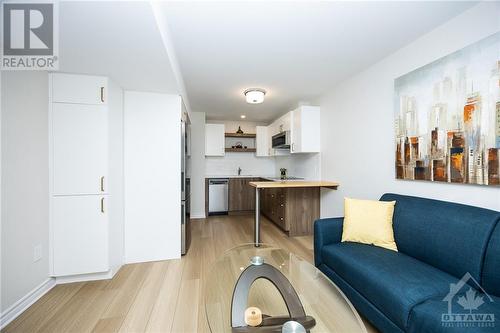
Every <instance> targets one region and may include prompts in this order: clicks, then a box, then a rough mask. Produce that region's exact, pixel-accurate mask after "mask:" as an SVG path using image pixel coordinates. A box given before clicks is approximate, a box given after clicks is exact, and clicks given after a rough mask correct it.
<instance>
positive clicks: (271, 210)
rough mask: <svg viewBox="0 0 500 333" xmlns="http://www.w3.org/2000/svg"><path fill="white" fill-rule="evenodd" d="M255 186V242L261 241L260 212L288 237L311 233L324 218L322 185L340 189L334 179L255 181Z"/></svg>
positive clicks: (253, 185) (253, 184)
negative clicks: (321, 207)
mask: <svg viewBox="0 0 500 333" xmlns="http://www.w3.org/2000/svg"><path fill="white" fill-rule="evenodd" d="M248 184H249V185H250V186H251V187H254V188H255V225H254V228H255V229H254V241H255V243H256V244H258V243H260V213H261V212H262V213H263V214H264V215H265V216H266V217H267V218H269V219H270V220H271V221H272V222H274V223H275V224H276V225H277V226H278V227H280V228H281V229H282V230H283V231H284V232H285V233H287V234H288V236H302V235H310V234H312V232H313V223H314V221H315V220H317V219H318V218H319V217H320V188H321V187H324V188H329V189H333V190H335V189H337V187H338V186H339V184H338V183H335V182H330V181H301V180H292V181H287V180H285V181H252V182H249V183H248Z"/></svg>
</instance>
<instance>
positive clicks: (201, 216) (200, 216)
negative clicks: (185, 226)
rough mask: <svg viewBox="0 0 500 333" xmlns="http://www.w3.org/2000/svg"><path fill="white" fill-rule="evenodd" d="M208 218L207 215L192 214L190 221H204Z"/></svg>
mask: <svg viewBox="0 0 500 333" xmlns="http://www.w3.org/2000/svg"><path fill="white" fill-rule="evenodd" d="M205 217H206V216H205V213H191V215H190V216H189V218H190V219H192V220H195V219H204V218H205Z"/></svg>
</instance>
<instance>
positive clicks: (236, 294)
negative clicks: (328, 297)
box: [231, 257, 316, 333]
mask: <svg viewBox="0 0 500 333" xmlns="http://www.w3.org/2000/svg"><path fill="white" fill-rule="evenodd" d="M250 263H251V264H250V266H248V267H247V268H246V269H245V270H244V271H243V272H242V273H241V275H240V277H239V278H238V282H236V286H235V287H234V291H233V298H232V302H231V327H232V332H234V333H236V332H238V333H242V332H281V331H286V332H309V331H310V330H311V329H312V328H313V327H314V326H315V325H316V320H315V319H314V318H313V317H312V316H308V315H306V313H305V311H304V307H303V306H302V303H301V302H300V299H299V296H298V295H297V292H296V291H295V289H294V288H293V286H292V284H291V283H290V281H288V279H287V278H286V277H285V276H284V275H283V273H281V272H280V271H279V270H278V269H277V268H276V267H274V266H272V265H269V264H266V263H264V259H263V258H261V257H252V258H251V261H250ZM261 278H263V279H266V280H268V281H270V282H271V283H272V284H273V285H274V286H275V287H276V288H277V289H278V291H279V293H280V294H281V296H282V297H283V300H284V301H285V304H286V307H287V309H288V312H289V313H288V316H286V315H285V316H268V315H265V314H262V312H261V311H260V309H258V308H256V307H249V308H247V303H248V295H249V292H250V287H251V286H252V284H253V283H254V282H255V280H257V279H261ZM290 321H292V323H290ZM290 329H292V330H290Z"/></svg>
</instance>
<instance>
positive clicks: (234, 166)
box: [192, 105, 332, 236]
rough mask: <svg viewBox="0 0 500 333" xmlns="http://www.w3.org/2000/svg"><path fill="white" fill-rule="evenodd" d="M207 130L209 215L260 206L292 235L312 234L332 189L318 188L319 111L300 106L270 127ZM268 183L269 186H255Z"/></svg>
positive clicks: (232, 124) (239, 124) (228, 125)
mask: <svg viewBox="0 0 500 333" xmlns="http://www.w3.org/2000/svg"><path fill="white" fill-rule="evenodd" d="M242 118H243V117H242ZM204 129H205V135H204V137H205V138H204V143H205V151H204V164H205V174H204V184H203V185H204V191H203V192H204V193H203V194H204V206H203V210H204V211H203V215H204V217H205V216H206V217H210V216H215V215H253V214H255V210H256V207H257V208H258V210H259V213H260V214H261V215H263V216H265V217H266V218H267V219H268V220H270V221H271V222H273V223H274V224H275V225H276V226H278V227H279V228H280V229H281V230H282V231H283V232H284V233H285V234H287V235H288V236H302V235H309V234H312V228H313V222H314V221H315V220H316V219H318V218H319V217H320V194H321V192H320V191H321V190H320V189H321V187H327V186H318V181H319V180H320V175H321V173H320V162H321V160H320V152H321V149H320V148H321V147H320V109H319V107H316V106H308V105H305V106H299V107H298V108H296V109H294V110H293V111H289V112H287V113H285V114H283V115H282V116H281V117H279V118H278V119H276V120H274V121H272V122H270V123H267V124H266V123H255V122H247V121H245V120H243V119H242V120H241V121H217V120H212V121H211V120H206V123H205V125H204ZM262 182H266V183H269V186H266V188H262V189H258V190H256V187H255V186H253V185H252V184H257V183H258V184H262ZM306 182H309V183H308V184H309V185H307V186H304V184H305V183H306ZM311 182H314V184H313V183H311ZM271 184H274V185H271ZM301 184H302V185H301ZM311 184H313V185H311ZM327 185H328V184H327ZM330 185H332V184H330ZM330 188H331V186H330ZM256 191H259V192H260V193H259V194H260V196H259V199H258V201H259V202H258V203H257V202H256ZM194 215H195V216H194V217H193V214H192V218H196V214H194ZM198 215H201V214H198ZM259 216H260V215H259ZM200 217H201V216H200Z"/></svg>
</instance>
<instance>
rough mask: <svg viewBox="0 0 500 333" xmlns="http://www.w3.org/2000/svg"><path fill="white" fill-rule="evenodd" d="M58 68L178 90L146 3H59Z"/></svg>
mask: <svg viewBox="0 0 500 333" xmlns="http://www.w3.org/2000/svg"><path fill="white" fill-rule="evenodd" d="M59 12H60V15H59V47H60V51H59V59H60V66H59V69H60V70H61V71H63V72H71V73H84V74H95V75H104V76H108V77H110V78H112V79H113V80H114V81H116V82H117V83H118V84H119V85H120V86H122V87H123V88H125V89H129V90H141V91H151V92H165V93H179V89H178V85H177V83H176V80H175V76H174V74H173V71H172V67H171V65H170V63H169V59H168V56H167V53H166V50H165V46H164V44H163V41H162V39H161V35H160V32H159V30H158V26H157V24H156V21H155V17H154V14H153V9H152V7H151V5H150V3H149V2H147V1H142V2H140V1H133V2H120V3H118V2H112V1H91V2H89V1H70V2H69V1H68V2H60V7H59Z"/></svg>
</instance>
